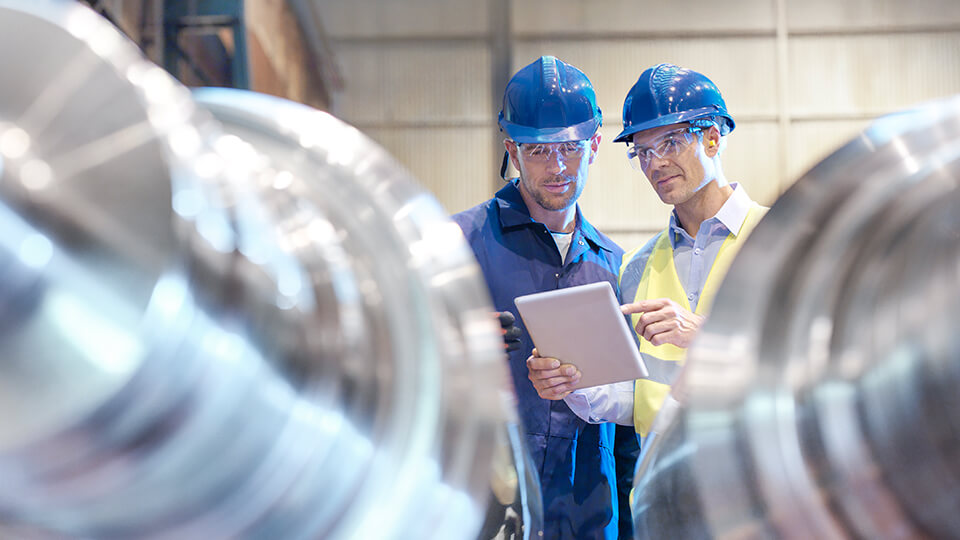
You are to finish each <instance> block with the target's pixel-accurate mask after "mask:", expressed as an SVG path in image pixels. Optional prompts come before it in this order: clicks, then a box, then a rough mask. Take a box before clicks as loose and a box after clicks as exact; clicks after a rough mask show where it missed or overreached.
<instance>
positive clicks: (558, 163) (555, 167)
mask: <svg viewBox="0 0 960 540" xmlns="http://www.w3.org/2000/svg"><path fill="white" fill-rule="evenodd" d="M566 169H567V163H566V162H565V161H564V160H563V157H561V156H560V153H559V152H552V153H551V154H550V159H548V160H547V170H548V171H550V172H552V173H555V174H556V173H562V172H563V171H565V170H566Z"/></svg>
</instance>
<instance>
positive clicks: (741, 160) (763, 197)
mask: <svg viewBox="0 0 960 540" xmlns="http://www.w3.org/2000/svg"><path fill="white" fill-rule="evenodd" d="M779 143H780V136H779V131H778V126H777V124H776V123H775V122H741V123H740V124H738V125H737V127H736V129H734V130H733V131H732V132H731V133H730V134H729V135H728V136H727V147H726V149H725V150H724V151H723V154H722V156H721V161H722V163H723V172H724V175H725V176H726V177H727V181H728V182H737V183H740V184H743V187H744V188H745V189H746V190H747V193H749V194H750V197H751V198H752V199H753V200H755V201H757V202H758V203H760V204H763V205H768V206H769V205H770V204H771V203H773V201H774V200H775V199H776V198H777V196H778V195H780V192H781V188H782V179H781V178H780V167H779V159H778V154H777V151H778V150H777V149H778V145H779Z"/></svg>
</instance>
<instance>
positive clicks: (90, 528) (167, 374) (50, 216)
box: [0, 1, 539, 539]
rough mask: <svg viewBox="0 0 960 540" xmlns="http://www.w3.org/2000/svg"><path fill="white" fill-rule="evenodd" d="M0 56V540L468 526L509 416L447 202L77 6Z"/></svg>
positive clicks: (435, 530)
mask: <svg viewBox="0 0 960 540" xmlns="http://www.w3.org/2000/svg"><path fill="white" fill-rule="evenodd" d="M0 68H2V69H3V70H4V74H5V78H6V79H7V81H8V84H5V85H4V87H3V88H0V223H2V227H3V230H4V234H3V235H0V277H2V282H0V283H2V285H0V333H2V336H3V337H2V340H0V355H2V358H3V362H2V363H0V406H2V407H3V408H4V411H5V413H4V415H3V416H2V418H0V484H2V485H3V486H4V488H3V490H2V493H0V531H2V530H7V531H17V532H16V534H18V535H20V534H23V535H37V536H38V537H44V535H53V536H56V535H68V536H75V537H91V538H285V539H293V538H365V539H366V538H443V539H449V538H474V537H476V535H477V531H478V530H479V529H480V527H481V524H482V522H483V520H484V516H485V512H486V509H487V503H488V499H489V498H490V497H491V489H492V488H493V489H494V491H496V490H497V486H496V485H492V484H491V464H492V463H493V464H494V467H496V461H495V460H494V453H495V450H496V448H497V447H498V446H497V444H498V443H497V441H498V437H500V440H501V447H502V446H503V445H502V441H503V440H511V439H510V437H509V426H511V425H512V426H514V427H515V425H516V419H515V417H513V416H512V415H515V413H512V412H511V407H512V403H511V402H510V396H509V394H504V388H506V387H505V386H504V385H505V383H506V382H507V381H508V377H507V374H506V372H505V366H504V364H503V360H502V342H501V341H500V339H499V336H498V332H497V330H498V328H497V326H496V325H495V322H494V319H493V317H492V315H491V313H490V312H491V308H490V304H489V299H488V297H487V293H486V291H485V289H484V285H483V280H482V278H481V276H480V275H479V270H478V268H477V266H476V264H475V262H474V261H473V259H472V257H471V254H470V251H469V248H468V247H467V246H466V243H465V242H464V241H463V239H462V236H461V235H460V232H459V228H458V227H457V226H456V225H455V224H453V223H452V222H451V221H450V220H449V219H448V218H447V216H446V214H445V212H444V211H443V210H442V208H441V207H440V206H439V204H438V203H437V202H436V201H435V200H434V199H433V198H432V197H431V196H429V195H428V194H427V193H426V192H424V191H423V190H422V189H420V188H419V187H417V185H416V184H415V182H414V181H413V180H412V178H410V177H409V175H408V174H407V173H406V172H404V171H403V169H402V168H401V167H400V166H399V165H398V164H397V163H396V162H395V161H394V160H393V159H392V158H391V157H390V156H389V155H388V154H386V152H384V151H383V150H382V149H381V148H380V147H378V146H377V145H376V144H374V143H373V142H372V141H370V140H369V139H368V138H366V137H365V136H363V135H362V134H361V133H359V132H358V131H357V130H355V129H354V128H352V127H350V126H347V125H346V124H344V123H342V122H340V121H339V120H337V119H335V118H333V117H331V116H329V115H326V114H324V113H321V112H318V111H315V110H312V109H309V108H306V107H303V106H300V105H295V104H293V103H290V102H286V101H283V100H279V99H276V98H269V97H266V96H261V95H256V94H252V93H242V92H237V93H231V92H227V91H214V90H211V91H209V92H207V93H204V94H199V95H198V96H197V98H196V100H195V99H194V97H192V96H191V95H190V93H189V91H187V90H186V89H185V88H183V87H182V86H180V85H179V84H178V83H176V82H175V81H174V80H173V79H172V78H170V77H169V76H168V75H167V74H166V73H165V72H163V71H162V70H161V69H160V68H159V67H157V66H155V65H153V64H150V63H149V62H147V61H146V60H144V59H143V58H142V56H141V55H140V53H139V52H138V51H137V50H136V48H135V47H134V46H133V45H132V44H130V43H129V42H127V41H126V40H125V39H124V38H123V37H122V36H121V35H120V34H119V32H117V31H116V30H115V29H114V28H113V27H112V26H110V25H109V24H108V23H106V21H104V20H102V19H100V18H99V17H98V16H96V15H95V14H94V13H93V12H92V11H90V10H89V9H87V8H84V7H82V6H80V5H79V4H73V3H66V2H55V1H49V2H48V1H38V2H30V3H24V2H9V1H2V2H0ZM198 101H199V102H200V105H198V103H197V102H198ZM211 111H212V114H211ZM517 440H520V439H517ZM508 447H509V448H514V449H515V448H516V447H515V446H512V445H508ZM510 453H512V454H513V456H514V458H516V456H517V455H520V454H517V453H516V452H510ZM521 461H522V460H516V459H514V460H513V461H511V460H510V459H507V462H508V464H507V465H506V466H505V467H506V469H503V468H501V469H500V471H501V478H506V480H505V482H506V483H505V485H506V488H504V486H503V482H501V485H500V486H499V489H500V494H501V495H502V498H504V499H505V500H506V501H508V502H513V500H514V499H512V498H511V497H509V496H508V495H507V493H508V492H509V491H510V490H513V491H514V492H515V493H519V494H521V495H522V496H523V497H529V496H530V493H529V492H530V490H531V489H534V490H535V487H536V486H535V484H534V485H533V486H532V487H531V486H530V485H529V478H527V476H528V475H525V474H523V472H522V463H521ZM501 467H503V465H502V463H501ZM511 468H512V470H513V477H512V483H511V476H510V470H511ZM518 468H519V469H520V471H521V472H520V473H519V474H518V473H517V470H518ZM496 470H497V469H496V468H495V469H494V471H496ZM504 471H505V472H504ZM493 476H494V477H496V474H493ZM525 479H526V480H525ZM535 481H536V478H535V475H534V476H533V482H534V483H535ZM538 497H539V495H536V499H537V500H538ZM532 512H533V515H532V516H531V515H527V516H525V523H527V525H528V526H531V525H532V524H533V523H535V522H536V519H537V518H538V517H539V516H537V515H536V512H537V511H536V510H535V508H534V510H532ZM533 528H534V529H535V528H536V527H533Z"/></svg>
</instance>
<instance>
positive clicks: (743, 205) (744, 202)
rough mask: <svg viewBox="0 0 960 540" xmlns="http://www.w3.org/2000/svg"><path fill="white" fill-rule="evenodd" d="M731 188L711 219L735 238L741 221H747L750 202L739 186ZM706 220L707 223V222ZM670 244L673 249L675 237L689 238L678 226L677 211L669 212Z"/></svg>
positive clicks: (741, 223)
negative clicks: (731, 191)
mask: <svg viewBox="0 0 960 540" xmlns="http://www.w3.org/2000/svg"><path fill="white" fill-rule="evenodd" d="M730 185H731V186H732V187H733V193H732V194H730V197H728V198H727V200H726V202H724V203H723V206H721V207H720V210H718V211H717V213H716V214H715V215H714V216H713V217H711V218H710V219H715V220H717V221H719V222H720V224H721V225H723V227H724V228H725V229H726V230H727V234H733V236H734V237H736V236H737V235H738V234H740V227H742V226H743V221H744V220H745V219H747V212H748V211H749V210H750V206H751V204H752V201H751V200H750V196H749V195H747V191H746V190H745V189H743V188H742V187H740V184H736V183H734V184H730ZM710 219H708V220H707V221H709V220H710ZM704 223H706V221H705V222H704ZM669 230H670V243H671V244H672V245H673V247H674V248H676V247H677V235H681V236H686V237H689V236H690V235H689V234H687V231H686V230H684V228H683V227H681V226H680V220H679V219H677V211H676V210H673V211H672V212H670V228H669Z"/></svg>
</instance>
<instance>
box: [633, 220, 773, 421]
mask: <svg viewBox="0 0 960 540" xmlns="http://www.w3.org/2000/svg"><path fill="white" fill-rule="evenodd" d="M766 210H767V209H766V208H764V207H762V206H760V205H758V204H756V203H753V205H752V206H751V207H750V209H749V210H747V215H746V217H745V218H744V220H743V224H742V225H741V226H740V230H739V231H738V232H737V234H736V235H733V234H729V235H727V238H726V239H725V240H724V241H723V244H722V245H721V246H720V251H719V252H718V253H717V258H716V259H715V260H714V261H713V265H712V266H711V267H710V272H709V273H708V274H707V280H706V282H705V283H704V286H703V291H701V293H700V301H699V302H698V303H697V309H696V311H694V313H697V314H698V315H706V314H707V313H709V312H710V306H711V305H712V304H713V297H714V296H715V295H716V293H717V288H718V287H719V286H720V283H721V282H722V281H723V277H724V276H725V275H726V274H727V270H728V269H729V268H730V264H731V263H732V262H733V258H734V256H735V255H736V253H737V251H738V250H739V249H740V246H741V245H743V240H744V239H745V238H746V237H747V236H749V234H750V233H751V232H752V231H753V229H754V227H756V225H757V223H758V222H759V221H760V218H762V217H763V215H764V214H765V213H766ZM668 234H669V230H664V231H661V232H660V235H659V237H658V238H657V240H656V242H655V243H654V246H653V250H652V251H651V253H650V256H649V257H648V258H647V262H646V266H645V267H644V269H643V273H642V274H641V277H640V283H639V285H638V286H637V289H636V290H637V292H636V295H635V297H634V299H633V302H639V301H641V300H652V299H655V298H670V299H671V300H673V301H675V302H677V303H678V304H680V305H681V306H683V307H684V308H685V309H686V310H688V311H693V310H691V309H690V302H688V301H687V293H686V291H684V289H683V285H681V283H680V278H679V277H678V276H677V268H676V266H674V264H673V246H672V245H671V243H670V238H669V236H668ZM642 248H643V247H640V248H637V249H635V250H633V251H632V252H630V253H628V254H627V255H625V256H624V259H623V260H624V261H625V262H624V263H623V265H622V266H621V267H620V281H621V287H620V289H621V290H629V289H630V288H631V287H629V286H626V285H625V284H624V283H623V279H624V273H625V271H626V270H627V267H628V266H629V265H630V264H631V262H632V261H633V259H634V258H635V256H636V254H637V253H638V252H639V250H640V249H642ZM632 274H633V275H636V274H637V272H632ZM623 300H624V302H627V301H628V299H626V298H624V299H623ZM641 315H642V313H636V314H634V315H632V316H631V326H633V327H634V328H636V324H637V321H638V320H639V318H640V316H641ZM634 332H636V330H634ZM637 337H638V340H639V342H640V353H641V354H642V355H643V357H644V360H645V361H646V362H647V367H648V369H649V370H650V371H651V376H650V377H649V378H645V379H637V382H636V386H635V393H634V399H633V423H634V426H635V427H636V429H637V433H639V434H640V436H641V437H646V436H647V433H649V431H650V426H651V425H652V424H653V419H654V417H655V416H656V415H657V412H658V411H659V410H660V405H661V404H662V403H663V399H664V398H665V397H666V396H667V393H668V392H669V391H670V383H671V382H673V376H674V375H675V374H676V373H677V372H679V368H680V367H681V366H683V363H684V361H685V360H686V356H687V351H686V349H682V348H680V347H677V346H675V345H671V344H669V343H665V344H663V345H653V344H651V343H650V342H649V341H647V340H645V339H643V337H642V336H637Z"/></svg>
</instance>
